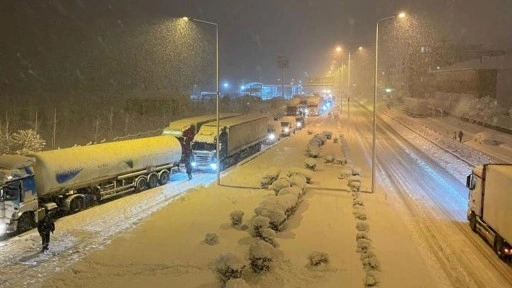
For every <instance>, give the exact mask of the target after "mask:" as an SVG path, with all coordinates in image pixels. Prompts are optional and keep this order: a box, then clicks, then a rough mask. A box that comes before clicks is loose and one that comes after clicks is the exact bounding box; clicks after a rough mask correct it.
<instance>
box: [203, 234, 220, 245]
mask: <svg viewBox="0 0 512 288" xmlns="http://www.w3.org/2000/svg"><path fill="white" fill-rule="evenodd" d="M204 243H206V244H208V245H210V246H212V245H215V244H218V243H219V236H217V234H215V233H206V235H205V236H204Z"/></svg>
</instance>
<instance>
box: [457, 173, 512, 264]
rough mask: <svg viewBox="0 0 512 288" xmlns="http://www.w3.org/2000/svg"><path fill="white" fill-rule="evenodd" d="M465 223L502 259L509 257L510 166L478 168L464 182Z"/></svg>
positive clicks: (511, 253) (511, 235)
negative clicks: (465, 196) (467, 222)
mask: <svg viewBox="0 0 512 288" xmlns="http://www.w3.org/2000/svg"><path fill="white" fill-rule="evenodd" d="M466 186H467V187H468V188H469V202H468V213H467V215H468V220H469V225H470V227H471V230H473V231H474V232H476V233H479V234H480V235H482V236H483V238H484V239H485V240H486V241H487V242H488V243H489V244H490V245H491V246H492V247H493V248H494V251H495V252H496V254H497V255H498V256H499V257H500V258H501V259H510V258H511V256H512V246H511V245H510V244H511V243H512V225H510V222H511V221H512V164H485V165H478V166H476V167H474V168H473V171H472V173H471V174H470V175H468V177H467V179H466Z"/></svg>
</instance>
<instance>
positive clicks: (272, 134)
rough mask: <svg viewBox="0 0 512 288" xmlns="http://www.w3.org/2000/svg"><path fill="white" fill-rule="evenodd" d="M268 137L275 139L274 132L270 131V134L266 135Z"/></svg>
mask: <svg viewBox="0 0 512 288" xmlns="http://www.w3.org/2000/svg"><path fill="white" fill-rule="evenodd" d="M268 139H269V140H274V139H276V135H275V134H274V133H270V134H269V135H268Z"/></svg>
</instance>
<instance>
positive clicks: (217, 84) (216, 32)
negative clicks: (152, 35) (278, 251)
mask: <svg viewBox="0 0 512 288" xmlns="http://www.w3.org/2000/svg"><path fill="white" fill-rule="evenodd" d="M183 19H185V20H187V21H188V20H192V21H196V22H200V23H205V24H209V25H213V26H215V66H216V69H215V85H216V91H215V92H216V96H217V97H216V104H215V106H216V114H217V141H215V142H216V147H215V150H217V185H220V161H219V159H220V151H219V148H220V145H219V138H220V137H219V136H220V129H219V124H220V123H219V122H220V121H219V25H218V24H217V23H214V22H210V21H205V20H201V19H196V18H190V17H183Z"/></svg>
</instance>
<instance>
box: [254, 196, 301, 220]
mask: <svg viewBox="0 0 512 288" xmlns="http://www.w3.org/2000/svg"><path fill="white" fill-rule="evenodd" d="M297 203H298V199H297V196H295V195H292V194H286V195H283V196H277V197H271V198H266V199H264V200H263V201H261V202H260V204H259V205H258V207H263V208H272V209H278V210H279V211H282V212H283V213H284V215H285V216H286V217H290V216H291V215H293V213H294V212H295V209H296V208H297ZM271 222H272V221H271Z"/></svg>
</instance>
